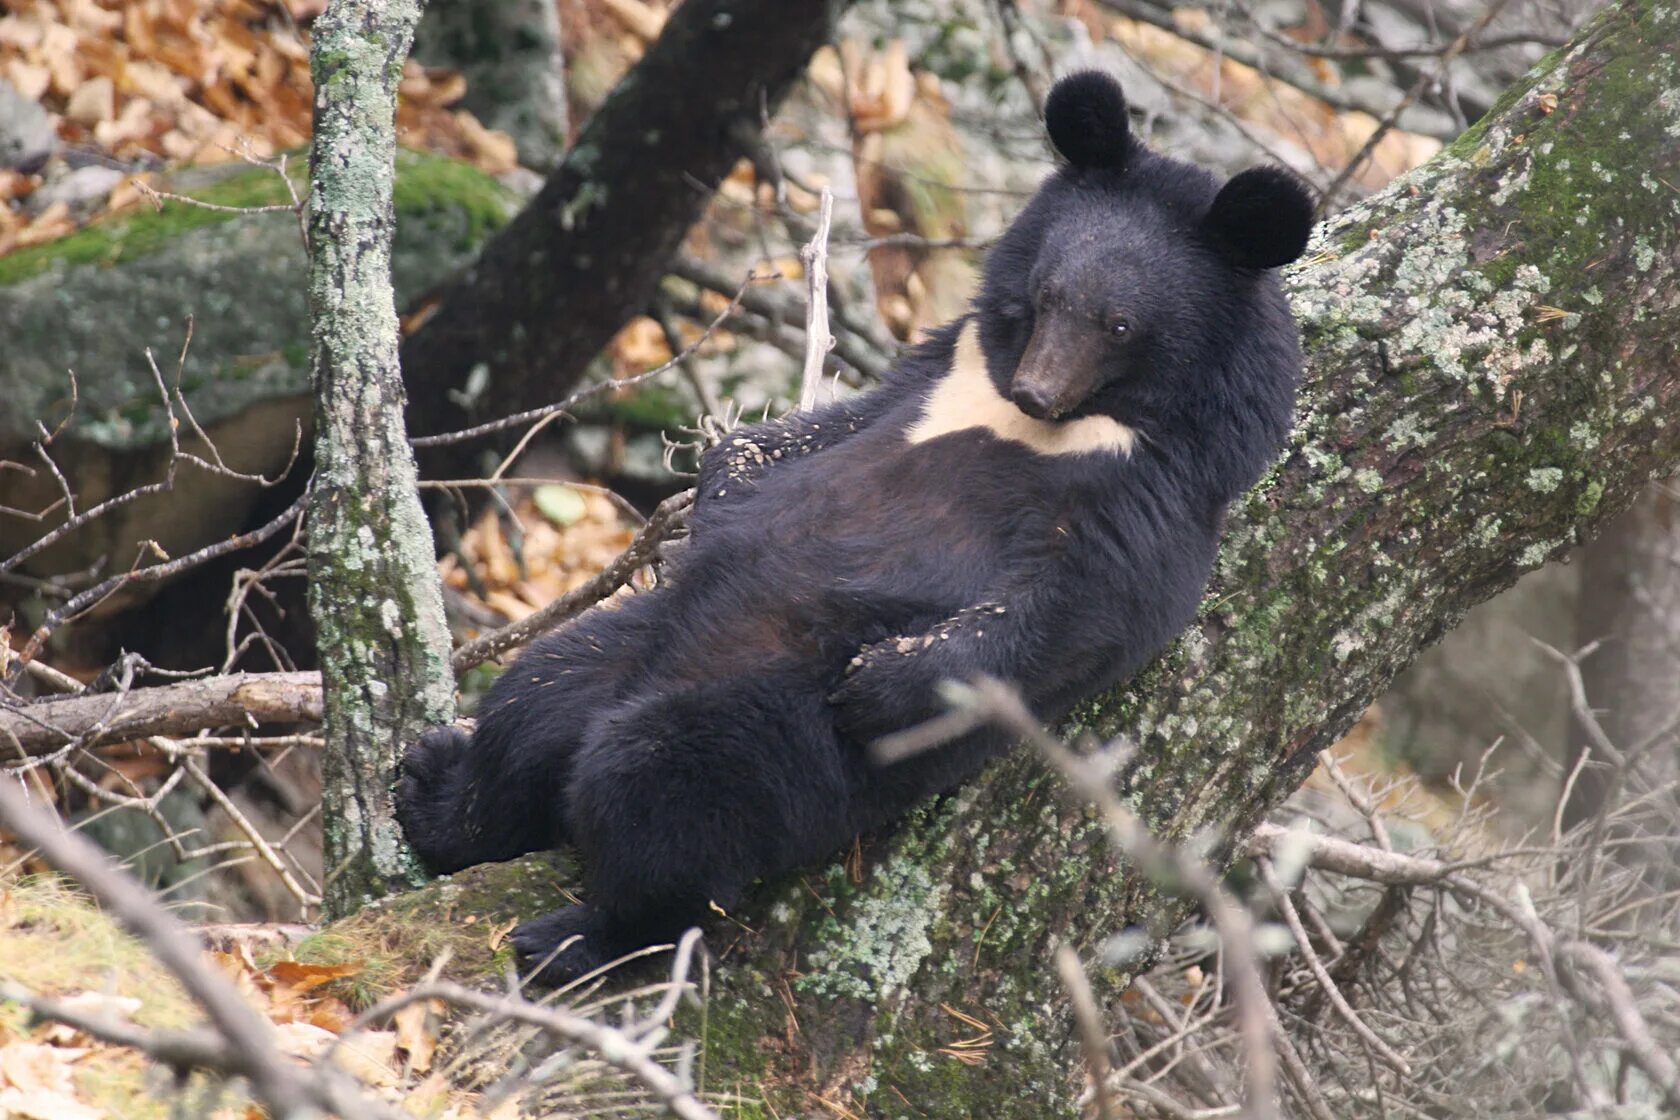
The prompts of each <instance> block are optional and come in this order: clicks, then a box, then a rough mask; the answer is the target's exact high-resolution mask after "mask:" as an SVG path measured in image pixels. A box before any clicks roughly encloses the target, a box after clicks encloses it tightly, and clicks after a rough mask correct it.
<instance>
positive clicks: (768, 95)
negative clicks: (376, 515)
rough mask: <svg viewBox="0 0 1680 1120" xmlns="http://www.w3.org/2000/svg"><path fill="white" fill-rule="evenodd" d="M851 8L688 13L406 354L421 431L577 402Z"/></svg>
mask: <svg viewBox="0 0 1680 1120" xmlns="http://www.w3.org/2000/svg"><path fill="white" fill-rule="evenodd" d="M849 2H850V0H685V2H684V3H683V4H682V5H681V6H680V7H678V8H677V9H676V10H675V11H674V12H673V13H672V15H671V18H670V20H669V21H668V22H667V23H666V25H665V30H664V32H663V33H662V34H661V35H660V37H659V39H658V40H657V41H656V42H655V43H654V44H653V46H652V47H651V48H650V49H649V50H648V53H647V54H646V55H645V56H643V58H642V60H641V61H640V62H638V63H637V64H636V66H635V67H634V68H633V69H632V70H631V71H630V73H629V74H628V75H627V76H626V77H625V78H624V80H623V81H621V82H620V83H619V84H618V86H617V88H616V89H614V90H613V93H612V96H611V97H609V98H608V99H607V102H606V104H604V105H602V106H601V108H600V109H599V110H598V111H597V112H596V113H595V115H594V116H593V117H591V118H590V120H589V122H588V124H586V125H585V126H584V127H583V130H582V132H581V133H580V134H579V135H578V138H577V142H576V143H575V144H573V146H572V148H571V150H570V151H569V152H568V153H567V155H566V158H565V161H564V162H563V163H562V164H561V165H560V168H559V169H558V170H557V171H556V172H555V173H554V174H553V175H551V176H550V177H549V179H548V181H547V182H546V183H545V184H544V186H543V189H542V190H541V192H539V193H538V195H537V197H536V198H535V199H533V200H532V201H531V204H530V205H529V206H527V207H526V208H525V210H524V211H523V212H522V213H520V214H519V216H518V217H516V218H515V219H514V220H513V221H512V222H511V223H510V224H509V225H507V226H506V227H505V228H504V229H503V230H502V231H501V232H500V233H499V234H497V235H496V237H495V238H494V239H492V240H491V242H490V244H488V245H487V246H485V249H484V252H483V254H482V255H481V256H480V258H479V260H478V263H477V265H476V266H474V267H473V268H471V269H469V270H467V272H465V273H464V274H463V275H462V276H460V277H459V278H458V279H457V280H456V281H455V282H454V283H453V284H451V285H449V286H448V287H446V288H445V289H444V290H443V292H442V293H441V294H440V296H439V299H438V304H437V308H436V310H435V311H434V312H433V313H432V315H431V317H430V318H428V319H427V320H426V321H425V323H424V325H422V326H421V327H420V329H419V330H417V331H415V332H414V334H413V335H411V336H410V337H409V338H408V339H407V341H406V343H405V345H404V346H403V366H404V369H405V370H406V372H407V377H408V388H409V393H410V396H411V398H412V400H413V407H412V409H411V411H410V414H409V422H410V426H411V427H412V428H413V430H414V431H415V432H416V433H417V434H420V435H431V434H435V433H438V432H443V431H449V430H453V429H456V428H460V427H464V426H466V425H467V424H470V423H473V422H475V421H476V420H482V419H487V418H493V417H496V416H502V415H505V414H507V413H510V412H514V411H517V410H520V409H525V408H532V407H536V406H538V405H541V404H545V403H547V402H549V401H551V400H555V399H558V398H559V397H562V396H564V395H565V393H566V391H567V389H568V388H569V387H570V386H571V385H572V384H573V383H574V382H576V380H577V379H578V377H579V376H580V375H581V374H582V373H583V370H584V369H585V367H586V366H587V365H588V364H589V362H590V361H591V360H592V359H593V358H594V357H595V355H596V354H597V353H599V352H600V350H601V347H602V346H604V345H605V344H606V343H607V341H608V340H609V339H611V338H612V336H613V334H614V333H615V332H616V331H617V330H618V328H619V327H620V326H621V325H623V324H624V322H625V321H626V320H628V319H629V318H630V317H631V316H633V315H635V314H637V313H639V312H640V311H642V310H643V308H644V307H645V306H646V305H647V302H648V300H649V298H651V297H652V295H653V293H654V290H655V287H656V285H657V284H658V282H659V278H660V276H661V275H663V272H664V269H665V266H666V264H667V263H668V262H669V260H670V257H671V254H672V253H673V252H674V251H675V250H676V248H677V245H678V244H679V243H680V242H681V241H682V237H683V235H684V234H685V233H686V232H687V231H688V228H689V227H690V226H691V225H693V224H694V222H695V221H696V220H697V219H698V218H699V217H700V214H701V211H702V210H703V209H704V208H705V205H706V202H707V200H708V199H709V198H710V197H711V192H712V188H713V187H714V186H715V185H716V184H717V183H718V182H719V180H721V179H722V178H723V176H724V175H725V174H726V173H727V172H728V171H729V169H730V168H731V167H732V166H734V164H735V162H736V161H737V160H739V159H740V158H741V156H742V155H743V154H744V153H745V150H746V144H747V142H748V140H749V139H750V138H751V137H752V136H755V135H756V134H757V132H758V130H759V127H760V125H761V123H762V121H763V120H764V119H766V118H767V115H768V114H769V113H772V112H774V111H775V108H776V105H777V103H778V102H779V101H780V100H781V98H782V95H783V94H784V93H785V92H786V91H787V89H788V87H789V86H790V85H791V84H792V83H793V81H794V79H796V78H797V77H798V76H799V75H800V74H802V73H803V72H804V69H805V63H806V62H807V60H808V59H809V58H810V56H811V53H812V52H813V51H815V50H816V49H817V47H819V46H820V45H822V44H823V43H824V42H825V41H826V40H827V39H828V37H829V32H830V30H831V29H832V27H833V24H834V20H835V19H836V18H837V17H838V15H839V13H840V11H841V10H843V9H844V8H845V7H846V6H847V4H848V3H849ZM439 454H440V455H441V456H444V457H449V456H452V455H457V454H459V452H457V451H455V450H453V449H448V448H446V449H444V450H443V451H442V452H440V453H439Z"/></svg>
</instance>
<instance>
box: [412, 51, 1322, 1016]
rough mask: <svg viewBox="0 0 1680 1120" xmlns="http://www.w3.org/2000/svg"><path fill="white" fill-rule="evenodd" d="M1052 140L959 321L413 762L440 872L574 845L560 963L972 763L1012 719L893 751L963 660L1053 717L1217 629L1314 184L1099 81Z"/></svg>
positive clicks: (529, 948)
mask: <svg viewBox="0 0 1680 1120" xmlns="http://www.w3.org/2000/svg"><path fill="white" fill-rule="evenodd" d="M1045 125H1046V128H1047V129H1048V131H1049V134H1050V139H1051V142H1052V143H1053V144H1054V146H1055V148H1056V150H1057V151H1058V152H1059V153H1060V154H1061V156H1062V157H1063V159H1064V160H1065V164H1064V166H1062V167H1061V168H1060V169H1059V170H1057V171H1056V172H1055V173H1054V174H1052V175H1051V176H1050V178H1049V179H1048V180H1047V181H1046V182H1045V183H1044V185H1043V186H1042V187H1041V188H1040V189H1039V191H1038V192H1037V194H1036V195H1035V196H1034V197H1033V199H1032V200H1031V202H1029V203H1028V205H1027V207H1026V209H1025V210H1024V211H1023V212H1022V213H1021V215H1020V216H1019V217H1018V218H1017V219H1016V220H1015V222H1014V223H1013V224H1012V225H1011V226H1010V227H1009V229H1008V231H1007V232H1006V233H1005V234H1004V235H1003V236H1002V237H1001V238H1000V239H999V241H998V242H997V244H996V246H995V247H994V248H993V249H992V250H991V252H990V254H989V256H988V258H987V260H986V265H985V272H984V281H983V284H982V288H981V291H980V294H979V296H978V297H977V299H976V301H975V304H974V308H973V311H972V312H971V313H970V314H968V315H967V316H965V317H964V318H962V319H960V320H958V321H956V322H954V323H951V324H948V325H947V326H945V327H943V328H941V329H940V330H938V331H935V332H934V333H933V334H932V336H931V337H930V338H929V339H928V340H927V341H926V342H925V343H923V344H921V345H919V346H918V347H916V348H914V349H913V350H912V351H911V352H910V353H909V354H908V355H907V356H905V357H904V358H903V359H902V360H901V361H900V362H899V363H898V365H897V366H896V368H895V369H894V370H893V371H892V373H891V374H890V375H889V376H888V377H887V378H886V380H885V384H883V385H882V386H881V387H879V388H877V389H875V390H873V391H871V392H868V393H864V394H861V395H859V396H855V397H852V398H850V399H846V400H842V401H839V402H837V403H834V404H830V405H828V406H826V407H824V408H821V409H818V410H816V411H813V412H810V413H805V414H799V415H791V416H787V417H784V418H782V419H780V420H773V421H770V422H767V423H762V424H754V425H751V426H749V427H745V428H741V429H738V430H736V431H735V432H733V433H731V434H730V435H729V436H727V437H726V438H725V439H724V441H723V442H722V443H721V444H720V445H719V446H717V447H715V448H712V449H711V450H710V451H709V452H708V453H707V454H706V455H705V456H704V458H703V461H702V464H701V469H700V477H699V481H698V489H697V497H696V501H695V505H694V509H693V514H692V518H691V523H690V525H691V527H690V540H689V543H688V544H687V546H686V548H685V549H684V550H683V553H682V555H681V557H680V559H678V560H677V561H675V562H674V564H673V565H672V567H673V569H674V570H671V571H669V572H668V578H667V579H666V580H665V581H663V582H662V583H661V585H660V586H659V588H657V589H656V590H653V591H650V592H645V593H643V594H639V595H635V596H632V597H630V598H629V599H628V600H627V601H624V602H622V603H621V604H619V605H615V606H609V607H604V608H598V609H596V610H594V611H591V612H590V613H588V614H587V615H585V616H583V617H581V618H579V619H577V620H576V621H575V622H573V623H572V624H570V625H568V626H566V627H564V628H562V629H560V630H557V631H555V632H553V633H550V634H547V635H546V636H544V637H543V638H541V639H540V640H538V641H536V642H534V643H533V644H532V645H531V646H530V647H529V648H528V649H527V650H526V651H525V652H524V653H523V654H522V655H521V656H520V657H519V658H518V660H516V661H515V662H514V663H513V665H512V666H511V667H510V668H509V669H508V670H507V671H506V672H505V673H504V674H502V676H501V677H500V678H499V679H498V680H497V681H496V683H495V685H494V686H493V687H492V688H491V690H490V693H489V695H488V696H487V697H486V698H485V701H484V704H483V707H482V710H481V713H480V715H479V718H478V724H477V729H476V731H475V732H473V734H472V735H471V736H470V737H469V736H468V735H467V734H466V733H464V732H462V731H459V730H457V729H454V728H438V729H436V730H434V731H432V732H430V733H428V734H427V735H425V736H424V737H423V738H422V739H421V741H420V742H419V743H417V744H416V745H414V746H413V747H412V748H411V749H410V750H409V752H408V755H407V757H406V758H405V760H404V762H403V776H402V779H401V782H400V784H399V787H398V790H397V805H398V813H399V816H400V819H401V822H402V825H403V828H404V830H405V831H406V833H407V835H408V839H409V842H410V843H411V844H412V845H413V846H414V849H415V851H416V852H417V853H418V854H419V856H420V857H421V859H422V860H424V861H425V863H426V864H427V865H428V866H429V867H430V868H431V869H432V870H433V871H437V872H447V871H453V870H456V869H459V868H462V867H466V866H468V865H471V864H474V863H479V862H482V861H485V860H505V859H510V858H512V857H514V856H517V855H520V854H522V853H525V852H530V851H536V850H541V849H546V848H551V847H556V846H558V845H561V844H563V843H567V842H569V843H572V844H575V845H576V846H577V849H578V851H579V854H580V855H581V857H582V859H583V863H584V867H585V869H586V887H587V893H586V895H585V897H586V898H587V902H586V903H585V904H584V905H581V906H573V907H569V908H567V909H564V910H560V911H557V912H555V913H552V914H548V915H545V916H543V917H539V918H536V919H534V920H531V921H527V922H526V923H525V924H524V925H521V926H520V927H519V928H518V929H517V930H515V931H514V934H513V941H514V943H515V945H516V946H517V947H518V950H519V952H520V955H521V957H522V958H523V960H524V961H525V962H526V963H527V964H531V965H536V964H541V965H542V969H541V973H540V976H539V978H540V979H541V980H543V981H545V982H549V983H557V982H562V981H565V980H568V979H571V978H575V977H577V976H579V975H581V974H582V973H584V972H586V971H588V970H592V969H595V968H597V967H599V966H602V965H604V964H606V963H608V962H610V961H612V960H614V959H615V958H617V957H619V956H621V955H623V954H625V953H627V952H630V951H632V950H635V949H638V948H641V947H643V946H646V945H649V944H652V943H654V942H656V941H659V940H664V939H671V938H674V937H675V936H676V935H677V934H679V933H680V932H681V931H682V930H683V929H684V928H686V927H687V926H690V925H693V924H695V923H697V922H698V921H700V920H701V919H703V918H704V917H705V916H706V915H707V913H708V911H709V910H710V909H711V907H712V905H713V904H716V905H718V906H721V907H729V906H732V905H733V904H734V903H735V902H736V900H737V899H739V898H740V896H741V894H742V891H743V890H744V889H745V888H746V887H747V886H748V884H750V883H751V882H752V881H753V880H754V879H757V878H759V877H761V876H768V875H773V874H776V873H778V872H781V871H785V870H787V869H789V868H792V867H795V866H798V865H800V864H803V863H808V862H813V861H816V860H819V859H821V858H823V857H824V856H827V855H830V854H831V853H833V852H835V851H837V850H839V849H840V848H842V847H844V846H845V845H847V844H849V843H850V842H851V841H852V839H853V837H854V836H856V835H857V834H858V833H860V832H865V831H868V830H870V829H874V828H876V827H878V826H881V825H883V824H885V823H887V822H889V821H891V820H893V819H895V818H896V817H898V816H900V815H902V814H903V813H904V812H905V811H907V810H908V809H909V808H911V807H912V806H913V805H914V804H915V803H916V802H917V801H919V800H921V799H923V798H926V797H928V796H929V795H932V794H936V793H939V792H941V791H944V790H948V789H950V788H952V787H953V786H955V785H956V784H958V783H960V782H962V781H963V780H964V779H965V778H968V777H970V776H971V775H973V774H974V773H976V772H977V771H978V770H979V768H980V767H981V766H982V764H983V763H985V762H986V761H987V760H988V759H989V758H991V757H993V756H995V755H996V754H997V753H998V752H1000V751H1001V750H1003V749H1005V748H1007V746H1008V745H1009V744H1008V742H1007V740H1006V739H1005V738H1004V737H1002V736H1000V735H999V734H997V733H993V732H986V731H981V732H976V733H973V734H970V735H968V736H966V737H964V738H962V739H959V740H957V741H955V742H953V743H950V744H948V745H946V746H943V747H940V748H937V749H935V750H933V751H930V752H927V753H923V754H920V755H917V756H914V757H912V758H909V759H908V760H905V761H902V762H898V763H895V764H892V765H889V766H877V765H874V764H872V762H871V760H870V757H869V754H868V751H867V745H868V744H869V743H870V742H871V741H872V740H874V739H876V738H877V737H879V736H881V735H883V734H885V733H887V732H890V731H894V730H898V729H902V728H905V727H909V726H911V725H913V724H916V723H918V722H920V721H922V720H924V719H927V718H930V717H932V716H934V715H936V714H938V712H939V711H940V710H941V705H940V703H939V700H938V695H937V691H936V686H937V685H938V683H939V682H940V681H941V680H944V679H946V678H955V679H971V678H973V677H974V676H975V675H976V674H980V673H987V674H991V675H992V676H995V677H999V678H1002V679H1004V680H1006V681H1010V682H1013V683H1014V684H1015V685H1016V686H1017V687H1018V688H1019V689H1020V690H1021V692H1022V694H1023V696H1024V697H1025V698H1026V699H1027V701H1028V702H1029V703H1030V704H1031V705H1032V706H1033V708H1034V709H1035V711H1036V712H1037V714H1038V715H1040V716H1041V717H1043V718H1045V719H1055V718H1057V717H1059V716H1061V715H1063V714H1065V713H1066V712H1067V711H1068V710H1069V709H1070V708H1071V707H1072V705H1073V704H1075V703H1076V702H1077V701H1079V700H1080V699H1081V698H1084V697H1087V696H1089V695H1091V694H1093V693H1095V692H1096V691H1098V690H1100V689H1104V688H1107V687H1109V686H1110V685H1113V684H1115V683H1117V682H1119V681H1120V680H1122V679H1124V678H1125V677H1127V676H1129V675H1130V674H1132V673H1133V672H1135V671H1136V670H1137V669H1138V668H1140V667H1141V666H1142V665H1143V664H1144V663H1145V662H1146V661H1148V660H1149V659H1150V658H1151V657H1152V656H1153V655H1154V654H1155V653H1156V652H1157V651H1159V650H1160V649H1161V648H1162V647H1163V646H1164V645H1166V644H1167V643H1168V642H1169V641H1170V640H1171V639H1172V638H1173V637H1174V636H1175V635H1176V634H1178V633H1179V631H1180V630H1182V629H1183V627H1184V626H1186V625H1187V624H1188V623H1189V622H1190V621H1191V619H1192V618H1193V617H1194V615H1195V612H1196V607H1197V604H1198V602H1199V600H1200V597H1201V593H1202V589H1203V587H1204V585H1205V583H1206V580H1207V577H1208V573H1209V571H1210V568H1211V566H1212V564H1213V559H1214V551H1215V547H1216V544H1217V541H1218V537H1219V532H1220V525H1221V520H1222V518H1223V515H1224V511H1225V507H1226V505H1227V503H1229V502H1230V501H1231V500H1232V499H1233V498H1235V497H1237V496H1238V495H1240V494H1241V493H1242V492H1243V491H1244V490H1245V489H1246V488H1247V487H1249V486H1250V485H1252V484H1253V482H1254V481H1255V479H1256V478H1258V477H1259V475H1260V474H1261V472H1262V471H1263V470H1264V469H1265V468H1266V467H1267V465H1268V464H1269V463H1270V462H1271V460H1272V459H1273V457H1274V456H1275V455H1276V454H1277V452H1278V450H1279V449H1280V447H1281V444H1282V441H1283V439H1284V437H1285V435H1286V434H1287V432H1288V430H1289V426H1290V422H1291V417H1292V411H1293V407H1294V394H1295V383H1296V380H1297V378H1298V375H1299V369H1300V352H1299V343H1298V338H1297V332H1296V328H1295V324H1294V321H1293V319H1292V318H1291V316H1290V313H1289V308H1288V306H1287V304H1286V303H1285V301H1284V297H1283V293H1282V290H1281V287H1280V285H1279V283H1278V281H1277V278H1276V275H1275V273H1273V272H1272V271H1270V270H1271V269H1273V268H1275V267H1276V266H1278V265H1282V264H1285V263H1287V262H1289V261H1292V260H1294V259H1295V258H1296V257H1297V256H1299V255H1300V253H1301V252H1302V250H1303V249H1304V247H1305V245H1306V242H1307V235H1308V231H1309V229H1310V227H1311V224H1312V205H1311V201H1310V199H1309V198H1308V195H1307V193H1306V191H1305V189H1304V188H1303V187H1302V186H1301V184H1300V183H1299V181H1298V180H1296V179H1295V178H1294V177H1293V176H1292V175H1290V174H1288V173H1286V172H1283V171H1280V170H1276V169H1271V168H1256V169H1252V170H1249V171H1245V172H1243V173H1241V174H1239V175H1237V176H1235V177H1234V178H1232V179H1231V180H1230V181H1228V182H1226V183H1225V184H1224V185H1223V186H1221V185H1220V183H1219V182H1218V180H1217V179H1215V177H1214V176H1213V175H1211V174H1209V173H1208V172H1206V171H1203V170H1201V169H1200V168H1197V167H1193V166H1191V165H1189V164H1186V163H1183V162H1180V161H1178V160H1175V159H1171V158H1169V157H1167V156H1163V155H1161V154H1159V153H1156V152H1153V151H1150V150H1149V149H1148V148H1147V147H1145V146H1144V145H1143V144H1142V143H1141V142H1139V141H1138V140H1137V139H1135V138H1134V137H1133V136H1132V135H1131V134H1130V131H1129V128H1128V124H1127V116H1126V103H1125V100H1124V98H1123V96H1122V94H1121V91H1120V87H1119V85H1118V84H1117V83H1116V82H1114V80H1113V79H1111V78H1109V77H1107V76H1105V75H1102V74H1099V73H1095V72H1085V73H1079V74H1075V75H1073V76H1071V77H1068V78H1065V79H1063V80H1062V81H1060V82H1058V83H1057V84H1056V86H1055V87H1054V89H1053V90H1052V91H1051V94H1050V97H1049V100H1048V103H1047V104H1046V106H1045ZM545 961H546V964H544V963H543V962H545Z"/></svg>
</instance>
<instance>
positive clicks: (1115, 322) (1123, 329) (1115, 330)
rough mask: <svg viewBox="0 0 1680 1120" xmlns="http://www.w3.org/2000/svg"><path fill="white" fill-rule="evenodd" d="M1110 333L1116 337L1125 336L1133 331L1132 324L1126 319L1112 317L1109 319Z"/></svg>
mask: <svg viewBox="0 0 1680 1120" xmlns="http://www.w3.org/2000/svg"><path fill="white" fill-rule="evenodd" d="M1108 333H1109V334H1111V335H1113V336H1114V337H1115V338H1125V337H1126V336H1127V335H1129V334H1131V333H1132V324H1131V323H1129V322H1127V321H1126V320H1125V319H1110V320H1109V321H1108Z"/></svg>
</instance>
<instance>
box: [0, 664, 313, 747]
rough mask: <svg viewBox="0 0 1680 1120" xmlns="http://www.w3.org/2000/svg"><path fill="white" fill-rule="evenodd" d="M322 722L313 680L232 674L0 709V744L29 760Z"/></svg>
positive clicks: (301, 676)
mask: <svg viewBox="0 0 1680 1120" xmlns="http://www.w3.org/2000/svg"><path fill="white" fill-rule="evenodd" d="M71 684H72V685H73V686H75V687H78V688H79V687H80V685H79V684H77V682H74V681H72V682H71ZM320 720H321V675H320V674H319V673H236V674H232V675H230V676H223V677H207V678H204V679H201V680H192V681H181V682H179V683H177V684H169V685H162V686H159V687H156V688H137V689H133V690H131V691H129V692H127V693H124V694H121V695H112V694H109V693H95V694H92V695H79V696H71V697H66V698H61V699H50V700H39V701H36V702H35V703H32V704H27V705H22V706H16V707H0V742H4V743H6V744H8V745H11V744H13V743H15V744H16V745H17V746H19V747H21V748H22V749H23V750H24V752H25V753H26V754H27V755H29V756H31V757H35V756H40V755H45V754H50V753H52V752H53V751H56V750H59V749H61V748H63V747H65V746H66V745H68V744H72V743H75V744H79V745H80V746H83V747H91V746H95V745H97V744H99V743H116V742H126V741H129V740H132V739H143V738H146V737H147V736H151V735H172V736H177V737H178V736H182V735H189V734H192V733H193V732H195V731H201V730H205V729H209V728H215V727H252V726H255V725H256V724H259V723H299V722H309V723H318V722H320Z"/></svg>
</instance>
